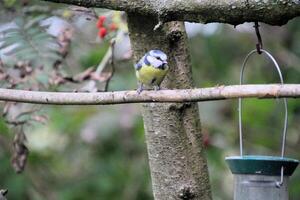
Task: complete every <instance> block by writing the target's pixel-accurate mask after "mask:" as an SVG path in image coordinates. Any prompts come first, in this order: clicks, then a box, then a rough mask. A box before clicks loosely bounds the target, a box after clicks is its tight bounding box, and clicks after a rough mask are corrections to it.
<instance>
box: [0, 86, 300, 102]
mask: <svg viewBox="0 0 300 200" xmlns="http://www.w3.org/2000/svg"><path fill="white" fill-rule="evenodd" d="M239 97H242V98H253V97H257V98H280V97H289V98H299V97H300V84H283V85H280V84H265V85H259V84H257V85H230V86H217V87H210V88H197V89H183V90H159V91H143V92H142V93H141V94H140V95H139V94H137V92H136V91H119V92H95V93H82V92H78V93H71V92H69V93H66V92H37V91H26V90H14V89H0V100H2V101H13V102H23V103H33V104H56V105H106V104H125V103H145V102H160V103H163V102H164V103H166V102H181V103H183V102H199V101H212V100H224V99H235V98H239Z"/></svg>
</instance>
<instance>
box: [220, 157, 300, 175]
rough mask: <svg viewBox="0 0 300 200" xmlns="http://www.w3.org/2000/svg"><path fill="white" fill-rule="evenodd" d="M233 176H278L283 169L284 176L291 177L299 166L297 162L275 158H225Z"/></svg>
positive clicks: (290, 159)
mask: <svg viewBox="0 0 300 200" xmlns="http://www.w3.org/2000/svg"><path fill="white" fill-rule="evenodd" d="M225 160H226V161H227V163H228V165H229V168H230V170H231V172H232V173H233V174H256V175H268V176H280V173H281V167H284V176H291V175H292V174H293V172H294V171H295V169H296V167H297V166H298V164H299V161H298V160H295V159H292V158H285V157H276V156H257V155H249V156H230V157H226V158H225Z"/></svg>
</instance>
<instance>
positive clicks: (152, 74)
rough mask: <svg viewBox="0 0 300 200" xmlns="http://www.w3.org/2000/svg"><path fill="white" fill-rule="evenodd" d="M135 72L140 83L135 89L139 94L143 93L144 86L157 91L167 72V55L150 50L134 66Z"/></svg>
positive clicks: (159, 51)
mask: <svg viewBox="0 0 300 200" xmlns="http://www.w3.org/2000/svg"><path fill="white" fill-rule="evenodd" d="M135 70H136V77H137V79H138V81H139V83H140V84H139V88H138V89H137V92H138V93H139V94H140V93H141V92H142V91H143V89H144V85H147V86H154V88H155V90H159V89H160V84H161V82H162V81H163V80H164V78H165V76H166V74H167V72H168V70H169V67H168V62H167V55H166V54H165V53H164V52H162V51H161V50H151V51H149V52H148V53H146V54H145V55H144V56H143V57H142V58H141V60H140V61H139V62H138V63H137V64H136V65H135Z"/></svg>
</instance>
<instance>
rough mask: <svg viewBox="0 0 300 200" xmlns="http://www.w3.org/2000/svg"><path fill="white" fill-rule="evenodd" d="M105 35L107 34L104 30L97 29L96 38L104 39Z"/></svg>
mask: <svg viewBox="0 0 300 200" xmlns="http://www.w3.org/2000/svg"><path fill="white" fill-rule="evenodd" d="M106 34H107V30H106V28H104V27H100V28H99V32H98V36H99V37H100V38H104V37H105V36H106Z"/></svg>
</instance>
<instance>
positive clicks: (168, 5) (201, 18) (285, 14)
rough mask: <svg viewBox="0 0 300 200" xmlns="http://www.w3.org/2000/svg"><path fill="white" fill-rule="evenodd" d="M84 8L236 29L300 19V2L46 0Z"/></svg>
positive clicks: (238, 0) (237, 0)
mask: <svg viewBox="0 0 300 200" xmlns="http://www.w3.org/2000/svg"><path fill="white" fill-rule="evenodd" d="M44 1H51V2H57V3H66V4H73V5H78V6H84V7H101V8H108V9H113V10H122V11H126V12H135V13H139V14H143V15H153V16H158V17H159V18H160V20H161V21H164V22H167V21H190V22H200V23H210V22H220V23H229V24H233V25H238V24H242V23H244V22H254V21H260V22H264V23H267V24H271V25H283V24H286V23H287V22H288V21H289V20H290V19H293V18H295V17H297V16H300V1H298V0H284V1H274V0H230V1H212V0H201V1H197V0H151V1H149V0H44Z"/></svg>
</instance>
